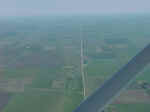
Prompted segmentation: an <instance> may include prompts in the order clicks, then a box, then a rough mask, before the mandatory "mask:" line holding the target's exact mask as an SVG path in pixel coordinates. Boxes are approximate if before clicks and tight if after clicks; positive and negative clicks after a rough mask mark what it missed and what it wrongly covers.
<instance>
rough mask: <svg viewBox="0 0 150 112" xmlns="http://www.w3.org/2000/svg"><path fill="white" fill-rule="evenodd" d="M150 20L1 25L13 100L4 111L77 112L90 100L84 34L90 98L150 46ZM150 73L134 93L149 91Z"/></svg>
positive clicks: (6, 85)
mask: <svg viewBox="0 0 150 112" xmlns="http://www.w3.org/2000/svg"><path fill="white" fill-rule="evenodd" d="M137 17H138V18H137ZM149 19H150V16H148V15H124V16H122V17H120V16H119V15H118V16H117V15H116V16H100V15H92V16H91V15H85V16H81V15H78V16H77V15H76V16H62V17H46V18H45V17H39V18H38V19H37V18H35V17H27V18H24V19H23V18H16V19H13V20H9V19H8V20H0V28H1V29H2V30H1V31H0V74H1V75H0V92H6V93H10V94H8V95H10V96H11V98H10V99H9V100H8V104H7V105H5V106H4V107H3V108H2V109H1V108H0V111H2V112H72V111H73V110H74V109H75V107H77V105H79V104H80V102H81V101H82V100H83V99H84V96H83V87H84V85H83V82H82V81H83V80H82V79H83V77H82V74H81V35H80V33H82V39H83V61H84V74H85V84H86V85H85V89H86V95H87V96H88V95H90V94H91V93H92V92H93V91H94V90H95V89H96V88H98V87H99V86H100V85H102V84H103V82H104V81H105V80H107V79H108V78H110V77H111V76H112V74H113V73H115V72H116V71H117V70H119V69H120V68H121V67H123V65H124V64H126V63H127V62H128V61H129V60H130V59H131V58H132V57H133V56H135V55H136V53H137V52H139V51H140V50H141V49H143V48H144V46H146V45H147V44H148V43H149V42H150V32H149V31H148V30H147V29H150V23H149V22H148V21H149ZM81 25H82V32H80V28H81ZM149 74H150V70H149V66H148V67H147V68H145V70H144V71H143V72H141V73H140V74H139V75H140V76H139V77H137V79H136V80H135V81H134V82H133V83H132V84H131V87H129V88H128V90H135V89H138V90H143V88H142V86H141V84H143V82H146V83H148V84H150V75H149ZM135 87H136V88H135ZM147 89H148V88H146V90H145V91H144V93H142V94H147V93H148V92H146V91H149V90H147ZM128 90H126V91H128ZM137 94H141V93H137ZM129 96H130V94H127V97H129ZM135 96H136V95H135ZM121 102H123V101H121ZM0 104H1V102H0ZM113 105H114V107H115V110H116V112H134V111H135V112H138V111H139V112H149V111H150V108H149V106H148V105H149V103H147V102H146V103H140V104H138V103H136V102H135V104H122V103H121V104H116V103H114V104H113ZM106 110H107V109H106ZM108 110H109V108H108ZM109 111H110V112H114V111H113V110H111V109H110V110H109Z"/></svg>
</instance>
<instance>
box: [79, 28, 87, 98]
mask: <svg viewBox="0 0 150 112" xmlns="http://www.w3.org/2000/svg"><path fill="white" fill-rule="evenodd" d="M80 38H81V52H80V57H81V60H80V61H81V62H80V63H81V65H80V66H81V75H82V84H83V96H84V98H85V97H86V80H85V73H84V56H83V35H82V27H81V26H80Z"/></svg>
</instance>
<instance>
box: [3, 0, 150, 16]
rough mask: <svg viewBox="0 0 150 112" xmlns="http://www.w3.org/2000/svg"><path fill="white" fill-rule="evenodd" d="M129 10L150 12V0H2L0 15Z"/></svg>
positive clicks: (121, 11) (131, 11)
mask: <svg viewBox="0 0 150 112" xmlns="http://www.w3.org/2000/svg"><path fill="white" fill-rule="evenodd" d="M129 12H130V13H133V12H136V13H141V12H144V13H147V12H150V0H0V16H14V15H41V14H42V15H45V14H52V13H129Z"/></svg>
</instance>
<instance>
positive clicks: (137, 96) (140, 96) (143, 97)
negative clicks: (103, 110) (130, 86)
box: [115, 89, 150, 104]
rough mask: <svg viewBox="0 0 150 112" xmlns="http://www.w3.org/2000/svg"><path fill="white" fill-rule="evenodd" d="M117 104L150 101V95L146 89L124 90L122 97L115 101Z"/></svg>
mask: <svg viewBox="0 0 150 112" xmlns="http://www.w3.org/2000/svg"><path fill="white" fill-rule="evenodd" d="M115 103H116V104H129V103H131V104H132V103H149V104H150V96H149V95H148V94H147V93H146V92H145V90H142V89H139V90H128V91H125V92H123V93H122V94H121V95H120V97H119V98H118V99H117V100H116V101H115Z"/></svg>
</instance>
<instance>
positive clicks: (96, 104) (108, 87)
mask: <svg viewBox="0 0 150 112" xmlns="http://www.w3.org/2000/svg"><path fill="white" fill-rule="evenodd" d="M149 63H150V44H149V45H148V46H147V47H146V48H144V49H143V50H142V51H141V52H140V53H138V54H137V55H136V56H135V57H133V58H132V59H131V60H130V61H129V62H128V64H126V65H125V66H123V67H122V68H121V69H120V70H119V71H118V72H116V73H115V74H114V75H113V76H112V78H110V79H109V80H107V81H106V82H105V83H104V84H103V85H102V86H101V87H100V88H99V89H97V91H95V92H94V93H93V94H92V95H91V96H89V97H88V98H87V99H85V100H84V101H83V102H82V103H81V104H80V105H79V107H77V109H76V110H75V111H73V112H98V111H99V110H100V111H103V109H104V107H105V106H107V105H108V104H110V103H111V102H112V100H113V98H115V97H117V96H118V95H119V94H120V92H121V91H122V90H123V89H125V87H126V86H127V85H128V84H129V83H130V82H131V81H132V80H133V79H135V77H136V75H137V73H139V72H140V71H141V70H143V69H144V67H145V66H146V65H148V64H149Z"/></svg>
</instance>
